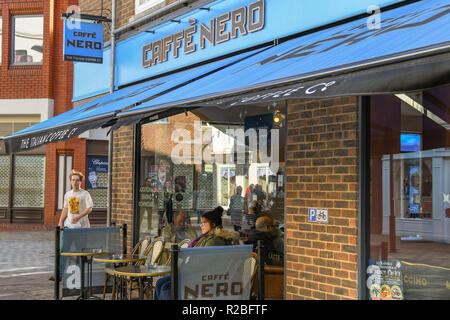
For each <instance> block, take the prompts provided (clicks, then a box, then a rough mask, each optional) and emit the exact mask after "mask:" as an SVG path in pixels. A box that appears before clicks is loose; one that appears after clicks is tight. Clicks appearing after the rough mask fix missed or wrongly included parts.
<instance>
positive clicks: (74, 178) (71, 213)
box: [58, 170, 93, 228]
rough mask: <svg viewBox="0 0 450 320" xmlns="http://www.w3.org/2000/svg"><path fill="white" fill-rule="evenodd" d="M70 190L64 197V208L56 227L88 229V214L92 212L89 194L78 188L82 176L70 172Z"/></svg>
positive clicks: (73, 171)
mask: <svg viewBox="0 0 450 320" xmlns="http://www.w3.org/2000/svg"><path fill="white" fill-rule="evenodd" d="M69 178H70V184H71V185H72V190H70V191H68V192H67V193H66V194H65V195H64V208H63V210H62V213H61V217H60V218H59V223H58V227H60V228H63V227H67V228H89V227H90V223H89V218H88V214H89V213H91V212H92V207H93V203H92V198H91V195H90V194H89V192H87V191H86V190H83V189H81V188H80V186H81V182H82V181H83V178H84V175H83V174H82V173H81V172H78V171H76V170H72V171H71V172H70V175H69Z"/></svg>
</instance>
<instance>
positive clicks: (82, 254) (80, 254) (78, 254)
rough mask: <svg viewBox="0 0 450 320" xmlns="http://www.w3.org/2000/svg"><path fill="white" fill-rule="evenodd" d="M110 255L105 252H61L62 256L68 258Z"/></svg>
mask: <svg viewBox="0 0 450 320" xmlns="http://www.w3.org/2000/svg"><path fill="white" fill-rule="evenodd" d="M108 254H111V253H110V252H107V251H103V252H102V251H89V252H61V255H62V256H69V257H90V256H102V255H108Z"/></svg>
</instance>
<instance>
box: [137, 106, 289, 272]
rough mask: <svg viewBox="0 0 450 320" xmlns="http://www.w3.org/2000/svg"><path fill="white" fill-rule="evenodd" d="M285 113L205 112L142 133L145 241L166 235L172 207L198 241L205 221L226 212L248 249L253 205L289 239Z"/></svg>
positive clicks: (261, 109)
mask: <svg viewBox="0 0 450 320" xmlns="http://www.w3.org/2000/svg"><path fill="white" fill-rule="evenodd" d="M285 112H286V108H285V104H284V103H282V104H278V105H277V104H275V105H270V106H267V105H264V106H259V105H252V106H250V107H233V109H225V110H224V109H219V108H201V109H200V108H199V109H196V110H192V111H191V112H187V113H186V114H185V113H182V114H179V115H175V116H172V117H169V118H168V119H166V120H165V121H159V122H151V123H147V124H144V125H142V126H141V158H140V182H139V185H140V189H139V213H138V214H139V223H140V238H145V237H148V236H150V237H154V236H159V235H161V230H162V228H163V227H164V226H165V225H167V224H168V223H170V219H171V218H170V217H168V215H167V212H168V210H167V208H168V206H167V205H168V203H170V205H171V210H172V212H173V213H177V212H181V211H182V212H184V213H185V214H186V224H187V225H191V226H192V227H194V228H195V229H196V230H197V234H198V235H200V217H201V214H202V213H203V212H205V211H209V210H212V209H214V208H215V207H217V206H219V205H220V206H222V207H223V208H224V209H225V213H224V214H223V216H222V220H223V224H224V225H223V227H224V228H226V229H229V230H232V231H234V232H238V233H240V236H241V243H244V241H245V240H246V232H247V231H248V230H249V228H250V227H252V226H251V225H250V224H249V222H248V221H250V220H251V219H248V216H250V214H251V213H253V212H252V210H251V209H252V208H251V206H254V203H255V202H256V203H258V210H259V212H258V214H260V215H261V216H269V217H271V218H272V219H273V222H274V225H275V227H276V228H278V229H279V230H280V231H281V232H282V233H283V232H284V182H285V179H284V171H285V165H284V161H285V160H284V145H285V139H286V136H285V127H284V126H283V122H284V115H285V114H286V113H285ZM275 114H276V115H277V121H274V117H275ZM280 116H283V118H281V117H280ZM280 119H281V120H280ZM168 200H171V201H168ZM253 224H254V221H253ZM281 261H282V259H281ZM281 263H282V262H281Z"/></svg>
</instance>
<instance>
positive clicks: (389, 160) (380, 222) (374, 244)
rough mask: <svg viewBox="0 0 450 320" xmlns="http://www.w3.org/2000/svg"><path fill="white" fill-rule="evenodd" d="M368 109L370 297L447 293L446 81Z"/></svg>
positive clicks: (449, 183)
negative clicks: (369, 153)
mask: <svg viewBox="0 0 450 320" xmlns="http://www.w3.org/2000/svg"><path fill="white" fill-rule="evenodd" d="M370 110H371V112H370V118H371V121H370V135H371V137H370V144H371V159H370V160H371V162H370V163H371V211H370V239H371V240H370V260H369V264H368V265H369V267H368V269H367V273H368V282H367V286H368V289H369V297H370V298H371V299H390V298H392V299H407V300H422V299H449V298H450V290H449V283H450V200H449V199H450V87H445V88H440V89H433V90H428V91H424V92H418V93H415V94H397V95H383V96H373V97H371V100H370ZM387 115H388V116H387Z"/></svg>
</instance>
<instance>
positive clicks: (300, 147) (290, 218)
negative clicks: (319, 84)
mask: <svg viewBox="0 0 450 320" xmlns="http://www.w3.org/2000/svg"><path fill="white" fill-rule="evenodd" d="M286 159H287V162H286V176H287V183H286V199H287V202H286V211H287V212H286V239H287V240H286V299H327V300H330V299H332V300H334V299H356V298H357V283H356V281H357V280H356V279H357V101H356V98H353V97H352V98H348V97H346V98H338V99H326V100H296V101H289V103H288V138H287V151H286ZM311 207H313V208H328V209H329V223H328V224H318V223H309V222H308V208H311Z"/></svg>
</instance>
